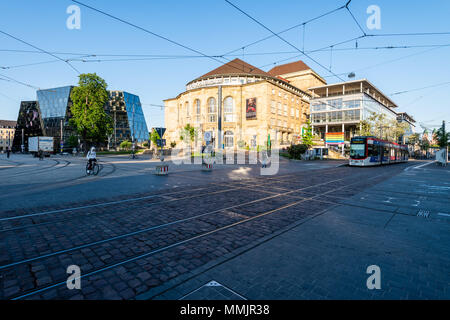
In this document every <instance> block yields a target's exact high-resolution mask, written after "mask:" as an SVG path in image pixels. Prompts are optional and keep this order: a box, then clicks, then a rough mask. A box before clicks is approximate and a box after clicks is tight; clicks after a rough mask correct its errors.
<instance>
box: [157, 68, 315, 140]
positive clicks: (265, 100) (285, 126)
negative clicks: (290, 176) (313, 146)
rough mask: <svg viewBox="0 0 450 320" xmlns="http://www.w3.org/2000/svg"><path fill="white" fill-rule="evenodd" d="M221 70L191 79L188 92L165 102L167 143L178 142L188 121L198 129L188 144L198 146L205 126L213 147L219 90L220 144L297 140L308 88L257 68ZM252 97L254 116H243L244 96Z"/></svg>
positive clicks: (305, 115) (304, 119)
mask: <svg viewBox="0 0 450 320" xmlns="http://www.w3.org/2000/svg"><path fill="white" fill-rule="evenodd" d="M237 60H238V59H236V60H233V61H237ZM239 62H241V63H243V62H242V61H241V60H238V63H239ZM247 66H249V67H248V68H250V67H251V66H250V65H248V64H246V65H245V67H247ZM255 69H256V68H255ZM255 69H251V68H250V69H249V70H255ZM221 70H223V69H220V68H218V69H217V72H211V73H210V74H207V76H203V77H200V78H198V79H196V80H193V81H191V82H190V83H188V85H187V91H185V92H183V93H181V94H180V95H178V96H177V97H176V98H173V99H167V100H165V101H164V102H165V107H166V108H165V126H166V128H167V131H166V133H165V135H164V138H165V139H166V141H167V145H169V144H170V143H171V142H176V143H177V145H179V144H180V143H181V139H180V135H181V132H182V129H183V128H184V127H185V126H186V125H187V124H190V125H191V126H193V127H194V128H196V130H197V132H198V137H197V138H196V139H195V141H194V142H193V144H192V145H196V146H197V147H198V146H200V145H203V144H204V143H203V141H202V140H203V134H204V132H208V131H209V132H211V134H212V136H213V138H214V146H215V147H218V140H219V139H218V114H217V111H218V109H219V108H218V107H219V103H218V99H219V95H220V93H219V91H220V90H221V97H222V99H221V101H222V107H221V109H222V133H223V138H222V144H223V145H224V147H225V148H238V147H239V148H244V147H250V148H251V147H255V146H262V147H265V146H266V145H267V142H268V139H269V136H270V141H271V144H272V145H276V144H279V145H289V144H291V143H296V142H298V139H299V137H300V136H301V132H302V127H304V126H305V124H306V122H307V120H308V117H309V98H310V95H309V94H308V93H306V92H305V91H303V90H301V89H299V88H298V87H295V86H293V85H292V84H290V83H289V81H286V80H283V79H281V78H277V77H273V76H271V75H269V74H266V73H264V72H263V71H261V70H259V71H260V72H259V73H257V74H255V72H253V73H250V72H236V73H234V72H227V73H221ZM244 70H245V68H244ZM231 71H233V70H232V69H231ZM252 98H256V119H247V113H246V111H247V108H246V106H247V100H248V99H252ZM255 137H256V139H255Z"/></svg>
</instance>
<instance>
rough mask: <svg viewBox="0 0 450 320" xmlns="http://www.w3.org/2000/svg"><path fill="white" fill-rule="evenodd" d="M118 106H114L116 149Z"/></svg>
mask: <svg viewBox="0 0 450 320" xmlns="http://www.w3.org/2000/svg"><path fill="white" fill-rule="evenodd" d="M116 117H117V106H115V107H114V150H117V119H116Z"/></svg>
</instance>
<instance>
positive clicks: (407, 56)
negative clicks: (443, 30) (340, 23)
mask: <svg viewBox="0 0 450 320" xmlns="http://www.w3.org/2000/svg"><path fill="white" fill-rule="evenodd" d="M440 48H442V47H433V48H431V49H427V50H424V51H420V52H415V53H412V54H408V55H406V56H402V57H399V58H395V59H391V60H387V61H384V62H381V63H377V64H374V65H371V66H367V67H363V68H359V69H356V70H352V71H349V72H343V73H339V75H346V74H349V73H350V72H357V71H361V70H366V69H372V68H375V67H378V66H381V65H384V64H388V63H392V62H395V61H400V60H403V59H406V58H409V57H412V56H416V55H420V54H423V53H427V52H429V51H432V50H436V49H440ZM330 77H333V76H323V77H322V78H330Z"/></svg>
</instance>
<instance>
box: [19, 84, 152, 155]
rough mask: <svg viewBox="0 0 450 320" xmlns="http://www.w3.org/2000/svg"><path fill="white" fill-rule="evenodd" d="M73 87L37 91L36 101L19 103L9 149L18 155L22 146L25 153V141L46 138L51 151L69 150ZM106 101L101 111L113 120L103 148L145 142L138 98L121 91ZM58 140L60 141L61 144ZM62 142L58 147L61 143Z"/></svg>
mask: <svg viewBox="0 0 450 320" xmlns="http://www.w3.org/2000/svg"><path fill="white" fill-rule="evenodd" d="M73 88H75V87H74V86H65V87H59V88H52V89H45V90H38V91H37V92H36V95H37V100H36V101H22V102H21V106H20V110H19V115H18V119H17V124H18V128H17V129H18V130H17V131H16V134H15V136H14V144H13V149H14V150H15V151H20V150H21V146H22V142H23V144H24V146H25V151H28V137H33V136H50V137H53V138H54V139H53V140H54V150H55V151H58V152H59V151H60V150H61V148H62V149H69V148H70V147H69V145H68V140H69V137H70V136H71V135H76V132H75V130H74V129H73V128H72V127H71V126H70V123H69V120H70V119H71V118H72V114H71V112H70V109H71V106H72V100H71V99H70V94H71V92H72V90H73ZM108 93H109V100H108V102H107V103H106V105H105V110H106V111H107V112H108V113H109V114H110V116H111V118H112V120H113V126H114V133H113V135H112V136H111V137H109V139H108V140H109V141H105V145H107V144H109V146H114V145H117V146H118V145H119V144H120V143H121V142H122V141H124V140H130V141H131V140H133V139H134V140H135V141H136V142H137V143H142V142H144V141H147V140H148V130H147V124H146V122H145V118H144V115H143V112H142V106H141V103H140V101H139V97H138V96H136V95H133V94H130V93H127V92H124V91H108ZM61 138H62V140H61ZM61 142H62V143H61Z"/></svg>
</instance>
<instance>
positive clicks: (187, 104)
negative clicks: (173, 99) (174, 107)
mask: <svg viewBox="0 0 450 320" xmlns="http://www.w3.org/2000/svg"><path fill="white" fill-rule="evenodd" d="M185 105H186V117H188V118H189V117H190V116H191V110H189V109H190V108H189V102H188V101H186V103H185Z"/></svg>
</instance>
